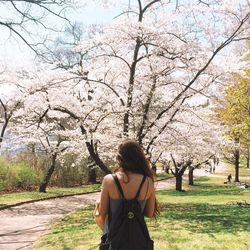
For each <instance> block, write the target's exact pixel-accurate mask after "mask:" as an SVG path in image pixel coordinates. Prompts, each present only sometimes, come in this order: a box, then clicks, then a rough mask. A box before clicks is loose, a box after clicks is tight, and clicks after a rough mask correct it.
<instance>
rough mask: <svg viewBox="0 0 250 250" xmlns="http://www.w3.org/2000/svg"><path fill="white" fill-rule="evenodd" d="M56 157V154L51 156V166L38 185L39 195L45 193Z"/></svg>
mask: <svg viewBox="0 0 250 250" xmlns="http://www.w3.org/2000/svg"><path fill="white" fill-rule="evenodd" d="M56 156H57V154H53V155H52V162H51V165H50V167H49V168H48V171H47V174H46V175H45V177H44V179H43V181H42V183H41V184H40V187H39V192H41V193H46V188H47V186H48V184H49V181H50V178H51V176H52V174H53V172H54V170H55V166H56Z"/></svg>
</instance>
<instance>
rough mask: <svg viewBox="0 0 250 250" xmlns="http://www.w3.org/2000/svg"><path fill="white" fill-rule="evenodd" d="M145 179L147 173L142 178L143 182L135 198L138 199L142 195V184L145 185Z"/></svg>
mask: <svg viewBox="0 0 250 250" xmlns="http://www.w3.org/2000/svg"><path fill="white" fill-rule="evenodd" d="M145 180H146V175H144V176H143V178H142V181H141V184H140V186H139V188H138V191H137V193H136V196H135V199H138V197H139V195H140V192H141V188H142V185H143V183H144V181H145Z"/></svg>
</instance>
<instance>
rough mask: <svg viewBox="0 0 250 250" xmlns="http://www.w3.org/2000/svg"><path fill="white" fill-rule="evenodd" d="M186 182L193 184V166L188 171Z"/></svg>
mask: <svg viewBox="0 0 250 250" xmlns="http://www.w3.org/2000/svg"><path fill="white" fill-rule="evenodd" d="M188 184H189V185H194V168H193V167H190V168H189V171H188Z"/></svg>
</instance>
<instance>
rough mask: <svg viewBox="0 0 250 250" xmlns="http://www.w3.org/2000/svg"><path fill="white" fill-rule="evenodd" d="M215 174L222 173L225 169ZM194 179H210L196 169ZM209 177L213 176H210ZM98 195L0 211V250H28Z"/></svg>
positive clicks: (166, 185) (170, 182)
mask: <svg viewBox="0 0 250 250" xmlns="http://www.w3.org/2000/svg"><path fill="white" fill-rule="evenodd" d="M216 171H218V172H222V171H224V166H222V165H221V167H220V169H217V170H216ZM194 174H195V176H204V175H210V173H208V172H205V171H204V170H203V169H197V170H195V172H194ZM211 175H212V174H211ZM174 184H175V180H174V178H171V179H168V180H164V181H160V182H157V183H156V188H157V189H158V190H160V189H166V188H170V187H173V186H174ZM98 198H99V193H93V194H85V195H75V196H71V197H65V198H59V199H52V200H45V201H38V202H34V203H29V204H24V205H20V206H16V207H13V208H9V209H5V210H2V211H0V250H17V249H22V250H24V249H25V250H27V249H31V248H32V245H33V244H34V242H35V241H36V240H37V239H38V238H39V237H40V236H41V235H42V234H43V233H44V232H45V231H46V230H47V228H48V226H49V225H50V224H51V223H53V221H54V220H57V219H59V218H62V217H63V216H64V215H65V214H67V213H69V212H71V211H74V210H76V209H79V208H83V207H85V206H87V205H89V204H94V203H95V202H96V200H97V199H98Z"/></svg>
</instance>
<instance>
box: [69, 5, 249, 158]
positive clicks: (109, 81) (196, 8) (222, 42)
mask: <svg viewBox="0 0 250 250" xmlns="http://www.w3.org/2000/svg"><path fill="white" fill-rule="evenodd" d="M133 3H134V4H131V5H130V6H129V9H127V10H124V12H123V14H122V15H120V16H119V17H118V18H117V19H116V20H115V21H114V22H113V23H111V24H109V25H106V26H104V27H103V28H102V29H98V30H97V31H93V32H92V37H90V38H88V39H85V40H84V41H83V42H81V43H80V44H79V45H78V46H77V47H76V52H77V53H81V57H80V58H79V63H77V64H74V65H71V67H70V70H68V72H70V73H71V74H72V77H75V79H79V81H83V82H85V85H86V86H89V87H90V89H93V90H94V92H98V91H99V92H102V93H103V95H102V96H100V98H106V97H107V96H108V97H109V98H108V99H109V100H108V101H109V102H107V103H108V104H107V105H106V106H105V111H106V112H107V113H110V112H111V110H110V108H111V105H112V112H113V114H116V116H115V117H116V119H114V121H115V123H116V127H118V128H119V129H118V134H117V136H118V137H120V138H121V137H123V136H125V137H127V136H129V137H133V138H136V139H137V140H138V141H139V142H140V144H141V145H142V146H143V147H144V148H145V150H146V152H147V153H148V154H149V153H150V151H152V148H153V147H156V145H157V144H158V143H159V141H160V140H161V139H162V137H164V136H165V133H168V131H167V129H168V127H169V125H170V124H174V121H175V119H174V118H175V116H176V115H177V114H178V113H179V112H180V110H181V107H182V106H183V105H185V103H187V102H188V100H189V99H190V98H192V97H193V96H198V95H203V94H206V92H208V90H211V88H210V89H209V86H211V85H213V84H218V82H219V81H221V80H222V77H224V76H222V73H223V74H225V73H226V72H228V71H229V70H228V69H230V68H232V67H234V68H236V66H235V65H234V64H233V63H234V62H232V61H230V60H228V57H227V55H226V54H227V53H228V52H229V51H230V50H228V49H229V46H230V44H231V43H233V42H235V41H240V40H242V39H246V38H247V37H248V36H249V33H248V32H249V26H248V21H249V11H248V10H249V8H243V5H244V4H245V5H246V6H248V3H247V2H246V1H245V2H244V1H243V2H241V3H236V2H233V3H231V4H229V2H228V1H220V2H219V3H218V2H216V3H215V2H209V3H207V4H204V2H200V1H190V2H188V3H182V4H180V3H178V2H175V3H173V2H171V3H170V2H166V3H162V2H160V1H145V2H144V1H137V2H136V3H135V2H133ZM237 4H238V5H237ZM240 7H242V8H240ZM156 16H157V18H156ZM204 20H206V21H205V22H204ZM223 50H225V52H226V53H224V54H223V53H222V52H223ZM217 58H218V59H219V60H220V61H219V60H217ZM222 60H223V63H222ZM106 101H107V100H106ZM101 103H102V102H101ZM106 107H110V108H106ZM102 108H103V109H104V106H103V103H102ZM97 140H98V139H97ZM102 143H106V142H102Z"/></svg>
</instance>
